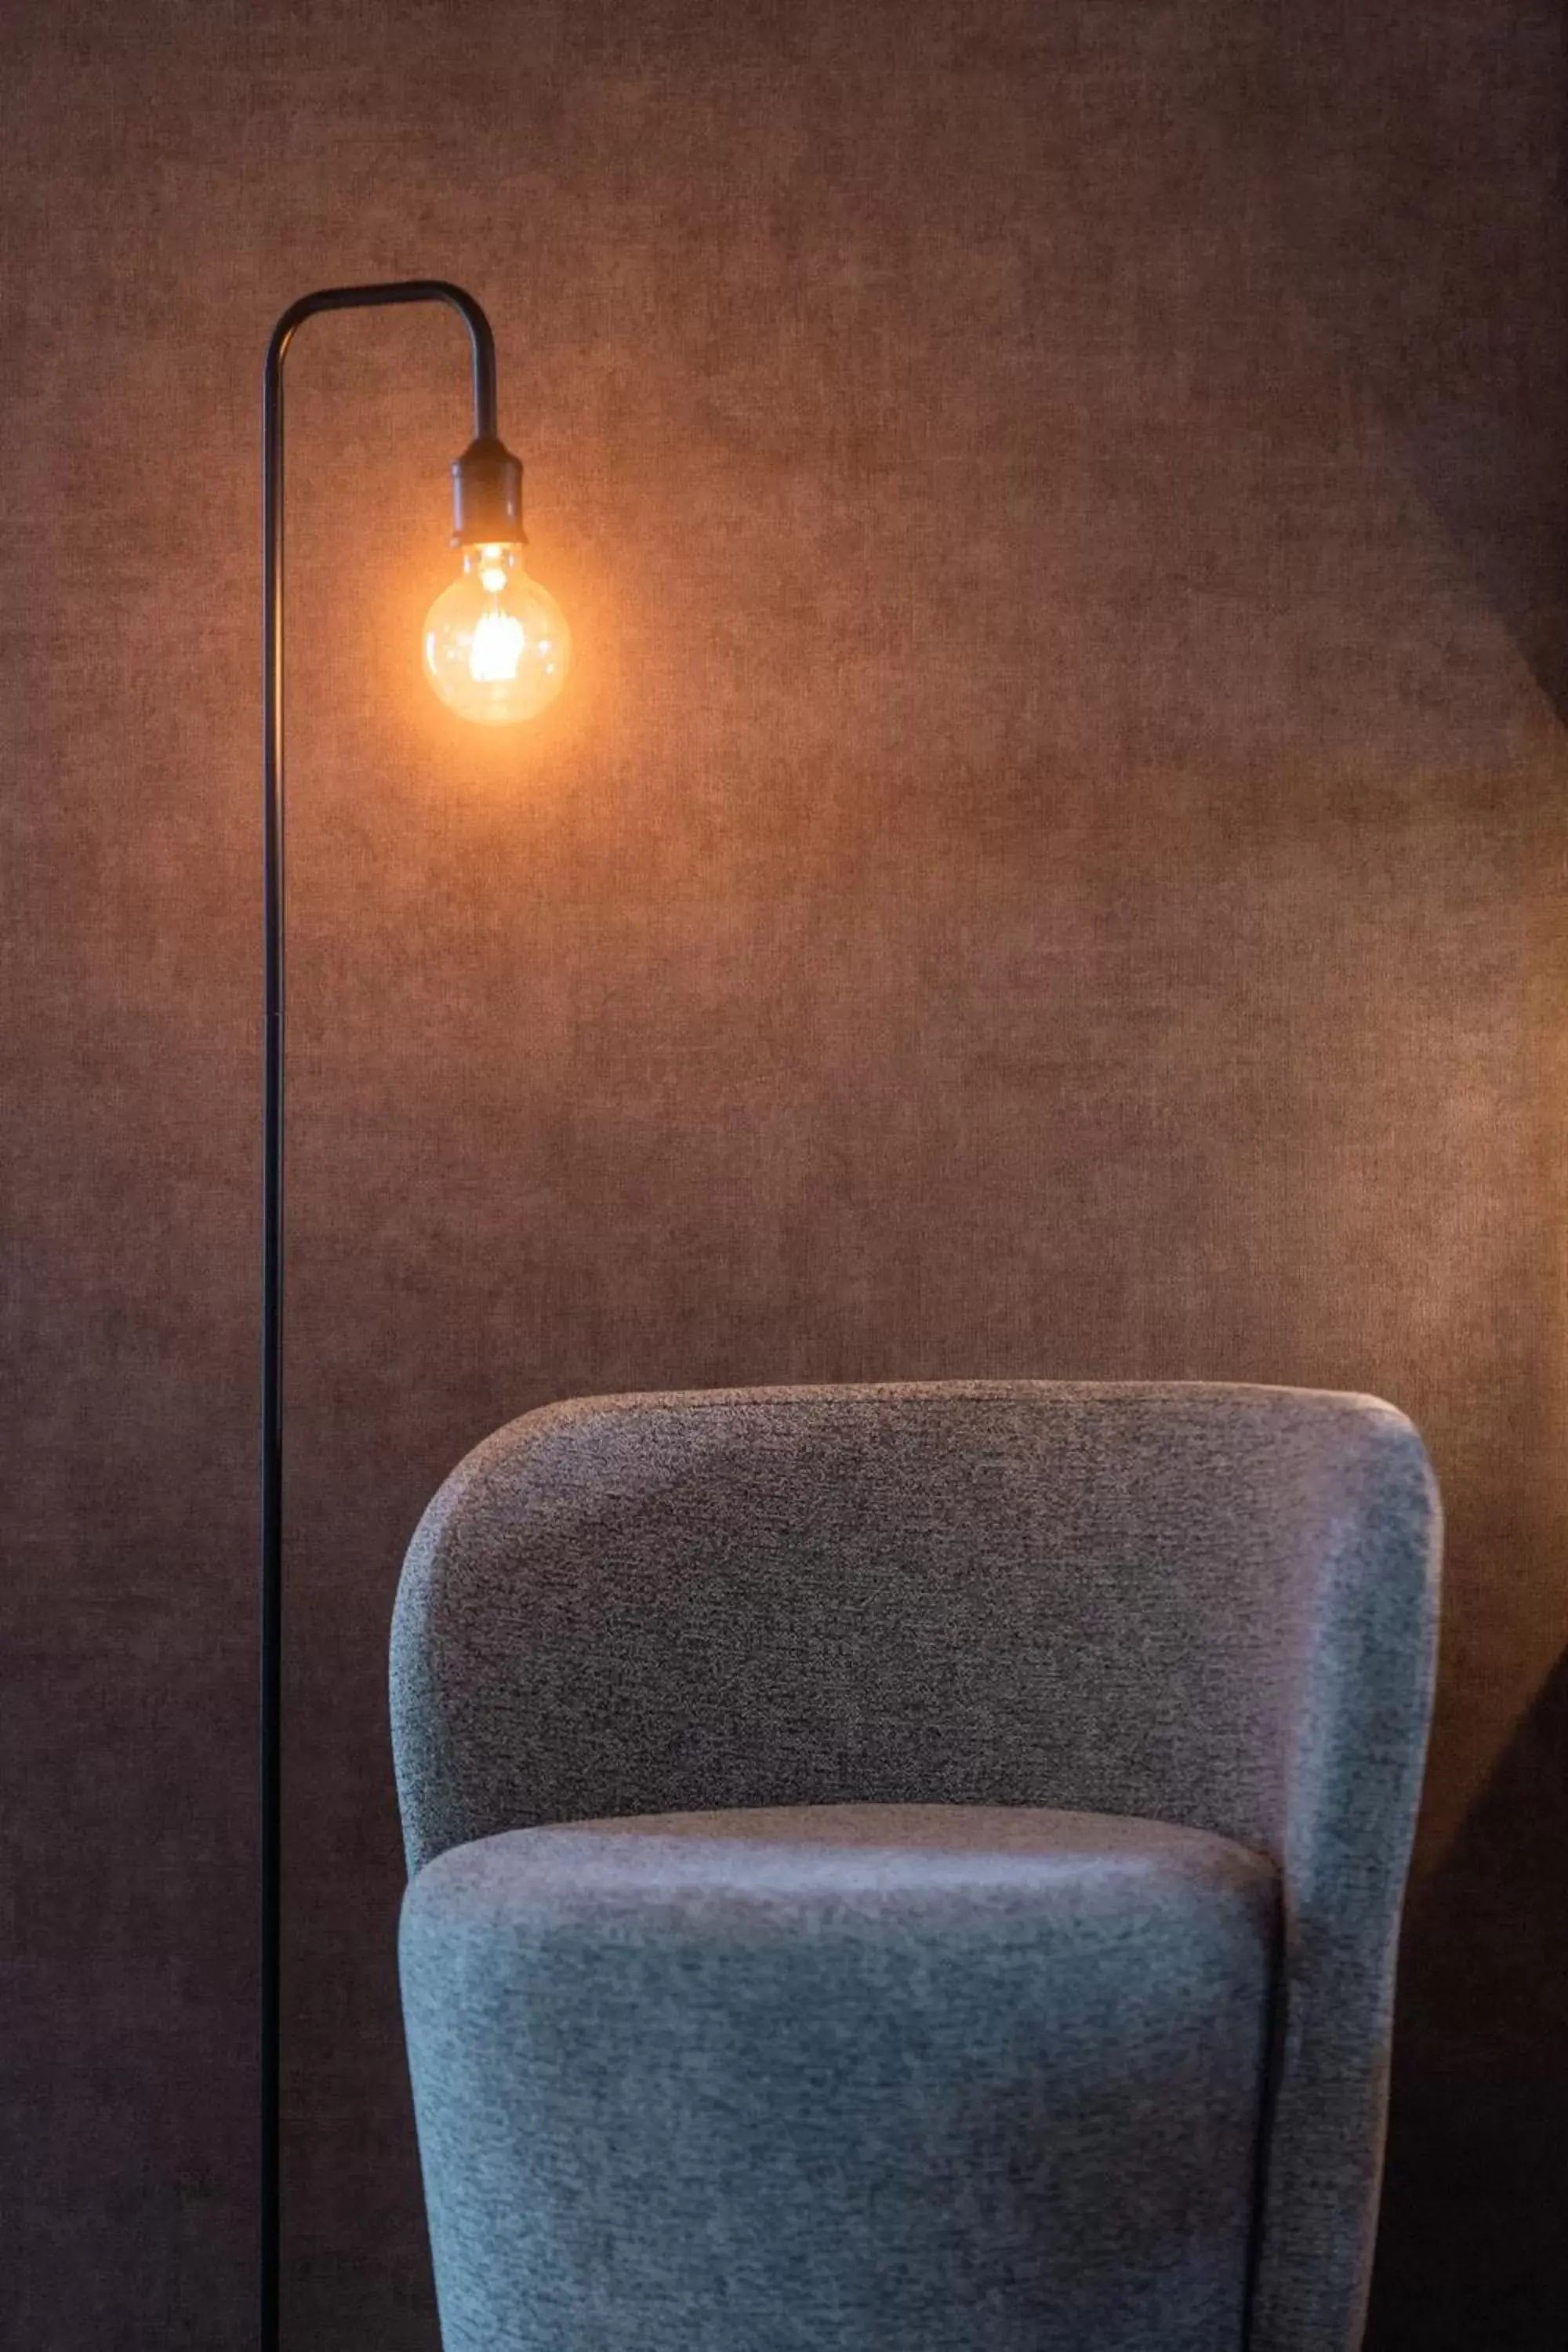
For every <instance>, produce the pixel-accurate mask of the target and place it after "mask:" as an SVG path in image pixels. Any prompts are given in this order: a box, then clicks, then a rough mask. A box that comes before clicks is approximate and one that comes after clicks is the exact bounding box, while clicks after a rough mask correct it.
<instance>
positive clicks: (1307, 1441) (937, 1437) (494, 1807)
mask: <svg viewBox="0 0 1568 2352" xmlns="http://www.w3.org/2000/svg"><path fill="white" fill-rule="evenodd" d="M1436 1543H1437V1511H1436V1494H1435V1489H1434V1487H1433V1484H1432V1479H1431V1475H1430V1472H1429V1470H1428V1468H1427V1465H1426V1456H1425V1454H1423V1452H1422V1449H1421V1445H1420V1442H1419V1440H1418V1438H1417V1437H1416V1435H1415V1431H1414V1430H1413V1429H1412V1428H1411V1426H1410V1424H1409V1423H1408V1422H1406V1421H1405V1419H1404V1418H1403V1416H1402V1415H1400V1414H1399V1413H1397V1412H1394V1411H1393V1409H1392V1408H1391V1407H1389V1406H1387V1405H1384V1404H1381V1403H1379V1402H1376V1401H1375V1400H1373V1399H1371V1398H1366V1397H1354V1396H1341V1395H1333V1394H1326V1393H1321V1392H1313V1391H1296V1390H1287V1389H1265V1388H1237V1387H1217V1386H1208V1385H1203V1384H1197V1383H1192V1384H1188V1383H1180V1384H1163V1385H1145V1384H1141V1383H1140V1384H1116V1385H1101V1384H1080V1383H1058V1382H1046V1381H1019V1382H977V1383H941V1384H909V1385H887V1386H876V1387H849V1388H801V1389H759V1390H750V1391H698V1392H695V1393H691V1394H680V1395H666V1396H630V1397H604V1398H594V1399H589V1400H586V1401H584V1402H576V1403H572V1404H565V1405H557V1406H552V1407H550V1408H548V1409H546V1410H545V1411H543V1412H533V1413H530V1414H527V1415H526V1416H525V1417H524V1418H523V1419H522V1420H521V1421H518V1422H514V1423H511V1424H510V1427H508V1428H505V1429H503V1430H501V1431H500V1432H499V1433H497V1434H496V1435H495V1436H493V1437H491V1438H489V1439H488V1440H487V1441H486V1442H485V1443H484V1444H481V1445H480V1446H479V1447H478V1448H477V1449H476V1450H475V1451H474V1452H473V1453H472V1454H469V1455H468V1458H467V1460H466V1461H465V1462H464V1463H463V1464H462V1465H460V1466H459V1467H458V1470H457V1471H456V1472H455V1473H454V1474H453V1475H452V1477H451V1478H450V1479H448V1481H447V1484H446V1486H444V1487H443V1488H442V1489H441V1491H440V1493H439V1494H438V1495H437V1497H436V1499H435V1500H434V1502H433V1503H432V1504H431V1506H430V1508H429V1510H428V1511H427V1512H426V1516H425V1518H424V1520H423V1521H422V1523H421V1525H420V1528H419V1529H418V1532H417V1534H416V1537H415V1539H414V1542H413V1545H412V1547H411V1549H410V1551H409V1555H408V1559H407V1564H406V1566H405V1571H404V1577H403V1582H402V1586H401V1589H400V1591H399V1594H398V1602H397V1612H396V1619H395V1629H394V1642H393V1711H394V1731H395V1748H396V1761H397V1773H398V1788H399V1794H400V1799H401V1802H402V1807H403V1818H404V1827H405V1839H406V1844H407V1852H408V1859H409V1864H410V1868H411V1869H417V1868H418V1867H419V1866H420V1865H421V1864H423V1863H425V1862H426V1861H428V1860H429V1859H430V1858H431V1857H432V1856H433V1855H435V1854H437V1853H441V1852H442V1851H444V1850H445V1849H446V1848H447V1847H448V1846H451V1845H454V1844H458V1843H464V1842H466V1841H467V1840H468V1839H472V1838H477V1837H482V1836H486V1835H488V1834H489V1833H491V1832H496V1831H499V1830H502V1829H510V1828H517V1827H520V1826H524V1825H527V1824H530V1823H533V1822H548V1821H561V1820H571V1819H580V1818H585V1817H593V1816H596V1815H602V1814H611V1813H639V1812H651V1811H676V1810H683V1809H700V1808H710V1807H721V1806H731V1805H763V1804H791V1803H831V1802H835V1801H865V1802H876V1801H887V1802H898V1801H927V1802H951V1803H986V1804H1040V1805H1056V1806H1062V1807H1068V1808H1071V1809H1074V1810H1081V1811H1103V1812H1111V1813H1122V1814H1142V1815H1146V1816H1150V1817H1153V1818H1159V1819H1163V1820H1166V1821H1172V1822H1184V1823H1189V1824H1191V1825H1193V1826H1194V1827H1199V1828H1203V1829H1207V1830H1213V1831H1216V1832H1220V1833H1222V1834H1224V1835H1226V1836H1229V1837H1233V1838H1236V1839H1238V1840H1240V1841H1242V1842H1243V1843H1247V1844H1249V1845H1251V1846H1254V1847H1256V1848H1258V1849H1259V1850H1261V1851H1263V1852H1266V1853H1271V1854H1273V1855H1274V1856H1275V1857H1276V1858H1277V1859H1279V1861H1280V1862H1281V1864H1284V1865H1286V1866H1287V1868H1288V1869H1289V1870H1291V1871H1294V1872H1296V1873H1298V1874H1301V1873H1310V1871H1311V1870H1312V1869H1313V1868H1315V1867H1316V1866H1317V1865H1318V1864H1319V1862H1320V1861H1321V1856H1322V1854H1323V1853H1324V1851H1325V1848H1326V1847H1331V1846H1333V1845H1335V1844H1336V1843H1340V1842H1341V1841H1342V1840H1344V1839H1349V1841H1350V1842H1351V1843H1352V1845H1356V1846H1357V1850H1358V1853H1359V1855H1360V1862H1359V1864H1358V1867H1359V1868H1361V1869H1362V1870H1363V1873H1364V1872H1365V1871H1367V1870H1370V1871H1371V1873H1372V1879H1373V1881H1375V1882H1376V1883H1375V1885H1373V1884H1371V1883H1369V1884H1368V1885H1367V1886H1366V1887H1365V1889H1364V1890H1363V1891H1364V1892H1365V1894H1366V1895H1367V1896H1368V1897H1369V1899H1370V1900H1371V1902H1372V1906H1373V1909H1374V1910H1380V1911H1383V1910H1386V1911H1388V1914H1389V1916H1390V1918H1392V1916H1393V1908H1392V1906H1396V1904H1397V1896H1398V1889H1399V1886H1400V1885H1401V1884H1402V1882H1403V1875H1404V1871H1405V1861H1406V1857H1407V1853H1408V1844H1409V1835H1410V1828H1411V1823H1412V1821H1413V1818H1414V1811H1415V1799H1416V1793H1417V1790H1418V1786H1419V1780H1420V1770H1421V1761H1422V1754H1423V1748H1424V1741H1425V1734H1426V1717H1427V1710H1428V1706H1429V1699H1430V1686H1431V1675H1432V1667H1433V1652H1434V1643H1435V1625H1436V1599H1435V1582H1436ZM1358 1840H1359V1845H1358Z"/></svg>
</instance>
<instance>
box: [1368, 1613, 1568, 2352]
mask: <svg viewBox="0 0 1568 2352" xmlns="http://www.w3.org/2000/svg"><path fill="white" fill-rule="evenodd" d="M1399 1999H1400V2018H1399V2028H1398V2032H1397V2035H1396V2041H1395V2057H1394V2111H1393V2123H1392V2131H1391V2137H1390V2141H1389V2150H1388V2176H1387V2185H1386V2189H1385V2191H1384V2209H1383V2229H1382V2234H1381V2238H1380V2241H1379V2250H1378V2261H1377V2274H1376V2279H1375V2283H1374V2286H1373V2319H1372V2326H1371V2328H1370V2330H1369V2333H1368V2337H1367V2352H1476V2347H1479V2346H1480V2345H1483V2344H1484V2345H1486V2346H1489V2347H1497V2352H1535V2347H1541V2352H1546V2347H1554V2346H1559V2345H1562V2344H1564V2343H1568V2212H1565V2210H1564V2207H1563V2183H1564V2181H1565V2180H1568V1652H1565V1653H1564V1654H1563V1657H1562V1658H1560V1659H1559V1661H1558V1663H1557V1664H1556V1666H1555V1667H1554V1668H1553V1670H1552V1675H1551V1676H1550V1677H1549V1679H1548V1681H1547V1683H1546V1685H1545V1686H1544V1687H1543V1689H1542V1692H1541V1695H1540V1696H1539V1697H1538V1698H1537V1700H1536V1702H1535V1704H1534V1706H1532V1707H1531V1710H1530V1712H1529V1714H1528V1715H1527V1716H1526V1717H1525V1718H1524V1720H1523V1722H1522V1723H1521V1727H1520V1728H1519V1730H1518V1732H1517V1733H1516V1735H1515V1737H1514V1738H1513V1740H1512V1741H1511V1743H1510V1746H1509V1748H1507V1749H1506V1751H1505V1752H1504V1755H1503V1757H1502V1759H1501V1761H1500V1763H1499V1765H1498V1767H1497V1769H1496V1770H1495V1771H1494V1773H1493V1775H1492V1777H1491V1780H1489V1783H1488V1785H1487V1788H1486V1790H1485V1792H1484V1793H1483V1795H1482V1797H1481V1799H1480V1801H1479V1803H1478V1804H1477V1805H1476V1807H1475V1810H1474V1811H1473V1812H1472V1813H1471V1814H1470V1816H1469V1818H1468V1821H1467V1822H1466V1823H1465V1825H1464V1827H1463V1829H1462V1830H1461V1831H1460V1832H1459V1835H1458V1838H1457V1839H1456V1840H1455V1841H1454V1843H1453V1845H1452V1846H1451V1848H1450V1849H1449V1852H1448V1853H1447V1856H1446V1857H1445V1859H1444V1860H1443V1862H1442V1863H1441V1864H1438V1866H1437V1867H1436V1869H1435V1870H1434V1872H1433V1873H1432V1875H1431V1876H1430V1877H1429V1878H1428V1879H1427V1880H1426V1883H1425V1885H1423V1886H1422V1888H1421V1889H1420V1891H1419V1892H1418V1893H1417V1894H1416V1895H1415V1896H1414V1898H1413V1900H1412V1903H1411V1906H1410V1910H1409V1912H1408V1915H1407V1917H1406V1921H1405V1950H1404V1957H1403V1973H1402V1976H1401V1979H1400V1992H1399Z"/></svg>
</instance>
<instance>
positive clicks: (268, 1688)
mask: <svg viewBox="0 0 1568 2352" xmlns="http://www.w3.org/2000/svg"><path fill="white" fill-rule="evenodd" d="M404 302H445V303H446V304H447V305H448V306H449V308H450V309H452V310H456V311H457V312H458V316H459V317H460V318H461V320H462V321H463V323H464V325H465V326H466V327H467V329H468V345H469V352H470V355H471V358H472V362H473V385H474V437H473V440H472V442H471V443H470V444H469V446H468V448H467V449H466V450H465V451H464V452H463V454H462V456H461V457H459V458H458V460H457V463H456V464H455V466H454V467H453V469H452V471H453V486H454V503H455V507H456V522H457V531H456V532H455V533H454V536H455V537H456V536H458V535H464V536H473V537H476V538H495V539H511V540H517V541H520V540H521V536H522V527H521V520H520V517H521V479H522V468H521V466H520V465H519V464H518V462H517V459H516V458H515V457H512V456H511V454H510V451H509V450H507V449H506V448H504V447H503V446H502V444H501V443H500V440H499V438H498V437H497V434H496V350H495V337H494V335H493V334H492V333H491V331H490V323H489V320H488V319H487V318H486V316H485V314H484V312H483V310H481V309H480V308H479V304H478V303H477V302H476V301H475V299H474V298H473V296H472V295H471V294H468V293H465V291H464V290H463V289H462V287H460V286H453V285H449V284H448V283H447V281H446V280H445V279H444V278H402V279H396V280H394V281H393V282H392V283H390V284H388V285H384V286H335V287H329V288H326V289H323V290H322V291H321V292H320V293H316V294H305V295H302V296H301V297H300V299H299V301H297V302H291V303H290V304H289V308H288V310H285V311H284V313H283V315H282V317H281V318H280V319H279V321H278V324H277V325H276V326H275V327H274V328H273V330H272V337H271V341H269V342H268V346H267V366H266V373H265V376H264V379H263V388H262V453H261V483H262V600H263V602H262V641H263V653H262V733H261V743H262V780H263V794H264V834H263V852H262V876H263V882H262V894H263V913H262V928H263V933H264V939H265V966H266V981H265V997H266V1022H265V1033H264V1045H263V1066H264V1076H263V1097H262V1212H261V1660H260V1663H261V1754H260V1797H261V1807H260V1837H261V1890H260V1891H261V1954H260V2011H261V2015H260V2061H261V2118H260V2120H261V2147H260V2159H261V2178H260V2200H259V2255H260V2276H259V2282H258V2289H259V2315H260V2346H261V2352H277V2346H278V2327H279V2107H280V2100H279V2089H280V2083H281V2072H280V2032H279V2018H280V2001H279V1994H280V1973H281V1971H280V1958H281V1926H282V1903H281V1894H282V1869H281V1864H282V1834H281V1831H282V1738H281V1720H282V1630H283V1573H282V1570H283V362H284V360H285V358H286V357H287V355H288V351H289V344H290V343H291V342H292V341H293V339H294V336H295V333H296V331H297V330H298V329H299V328H300V326H301V325H302V324H303V323H304V321H305V320H307V319H310V318H313V317H314V316H315V314H316V313H317V311H319V310H380V309H383V308H386V307H390V306H392V305H395V304H398V303H404Z"/></svg>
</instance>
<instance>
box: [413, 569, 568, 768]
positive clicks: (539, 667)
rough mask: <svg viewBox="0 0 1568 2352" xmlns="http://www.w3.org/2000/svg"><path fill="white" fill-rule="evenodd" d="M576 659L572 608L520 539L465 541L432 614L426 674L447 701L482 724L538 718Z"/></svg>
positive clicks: (501, 724)
mask: <svg viewBox="0 0 1568 2352" xmlns="http://www.w3.org/2000/svg"><path fill="white" fill-rule="evenodd" d="M571 660H572V632H571V630H570V629H569V628H568V627H567V625H566V620H565V615H564V614H563V612H562V610H561V607H560V605H559V604H557V603H556V601H555V599H554V597H553V596H552V594H551V593H550V591H549V590H548V589H547V588H542V587H541V586H540V584H539V583H538V581H537V580H531V579H530V578H529V576H528V574H527V572H525V571H524V570H523V565H522V549H521V546H519V545H518V544H517V543H516V541H510V542H508V544H506V545H505V546H500V547H498V546H485V547H465V548H464V550H463V569H462V571H461V572H460V573H459V574H458V578H457V579H456V580H454V581H453V583H452V584H451V586H450V587H449V588H446V589H443V590H442V592H441V593H440V595H439V596H437V599H436V602H435V603H434V604H432V605H431V607H430V610H429V612H428V614H426V620H425V674H426V677H428V679H429V681H430V683H431V685H432V686H433V687H434V688H435V689H436V691H437V694H438V695H439V696H440V698H441V699H442V701H443V702H444V703H446V705H447V708H448V709H451V710H455V711H456V712H457V713H458V717H459V718H461V719H478V721H479V724H480V726H481V727H510V725H511V724H512V723H513V721H514V720H516V719H534V718H537V717H538V715H539V713H540V712H541V711H542V709H544V708H545V706H546V704H547V703H551V702H553V701H554V699H555V698H556V696H557V695H558V694H559V693H560V691H561V689H562V688H563V686H564V685H565V683H566V672H567V669H568V667H569V666H570V664H571Z"/></svg>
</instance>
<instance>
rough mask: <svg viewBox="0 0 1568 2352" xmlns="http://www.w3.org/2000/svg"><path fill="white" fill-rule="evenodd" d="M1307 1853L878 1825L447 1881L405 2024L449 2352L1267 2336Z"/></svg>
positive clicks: (853, 1820)
mask: <svg viewBox="0 0 1568 2352" xmlns="http://www.w3.org/2000/svg"><path fill="white" fill-rule="evenodd" d="M1278 1907H1279V1906H1278V1890H1277V1882H1276V1876H1275V1873H1274V1870H1273V1868H1272V1866H1271V1865H1270V1864H1268V1862H1267V1861H1266V1860H1264V1859H1263V1858H1262V1857H1261V1856H1259V1855H1258V1854H1256V1853H1251V1852H1249V1851H1248V1850H1247V1849H1246V1848H1244V1847H1241V1846H1238V1845H1235V1844H1232V1843H1228V1842H1227V1841H1226V1840H1224V1839H1221V1838H1217V1837H1212V1836H1208V1835H1206V1834H1205V1833H1204V1832H1199V1831H1195V1830H1189V1829H1178V1828H1173V1827H1170V1826H1167V1825H1165V1824H1163V1823H1158V1822H1144V1821H1133V1820H1124V1819H1119V1818H1112V1817H1110V1816H1106V1815H1101V1814H1091V1813H1069V1812H1056V1811H1044V1810H1038V1809H1033V1808H1022V1807H1020V1808H1006V1809H998V1808H990V1807H964V1806H903V1805H855V1806H822V1807H808V1808H780V1809H777V1810H773V1811H744V1812H720V1813H688V1814H665V1815H658V1816H649V1817H645V1818H641V1819H637V1820H624V1821H599V1822H572V1823H566V1824H563V1825H559V1826H554V1827H550V1828H541V1829H530V1830H521V1831H513V1832H508V1833H506V1834H503V1835H500V1836H496V1837H489V1838H485V1839H482V1840H480V1841H479V1842H478V1843H473V1844H470V1845H465V1846H458V1847H455V1848H453V1849H452V1850H451V1851H450V1852H448V1853H445V1854H442V1855H440V1856H439V1857H438V1858H437V1860H436V1861H434V1862H432V1863H430V1864H427V1865H426V1868H425V1869H424V1870H423V1871H421V1872H420V1873H419V1874H418V1876H417V1877H416V1879H415V1881H414V1882H413V1885H411V1887H410V1889H409V1892H408V1896H407V1900H406V1904H405V1914H404V1927H403V1941H402V1962H403V1978H404V2005H405V2018H406V2021H407V2028H408V2037H409V2052H410V2060H411V2064H412V2069H413V2075H414V2085H415V2095H416V2107H417V2111H418V2119H419V2132H420V2143H421V2148H422V2151H423V2158H424V2166H425V2174H426V2192H427V2197H428V2200H429V2208H430V2221H431V2234H432V2242H433V2247H434V2252H435V2258H436V2268H437V2287H438V2291H439V2294H440V2303H441V2319H442V2328H443V2335H444V2338H445V2343H446V2347H447V2352H481V2347H482V2352H546V2347H548V2352H1069V2347H1070V2352H1239V2347H1240V2346H1241V2344H1242V2336H1243V2313H1244V2305H1245V2296H1246V2287H1247V2259H1248V2243H1249V2234H1250V2230H1251V2225H1252V2215H1253V2201H1254V2193H1255V2188H1256V2177H1255V2176H1256V2168H1257V2161H1258V2137H1259V2128H1260V2120H1261V2107H1262V2101H1263V2095H1264V2081H1265V2071H1266V2064H1267V2053H1268V2024H1269V2009H1270V1992H1271V1983H1272V1977H1273V1956H1274V1948H1275V1940H1276V1936H1277V1931H1278Z"/></svg>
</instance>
